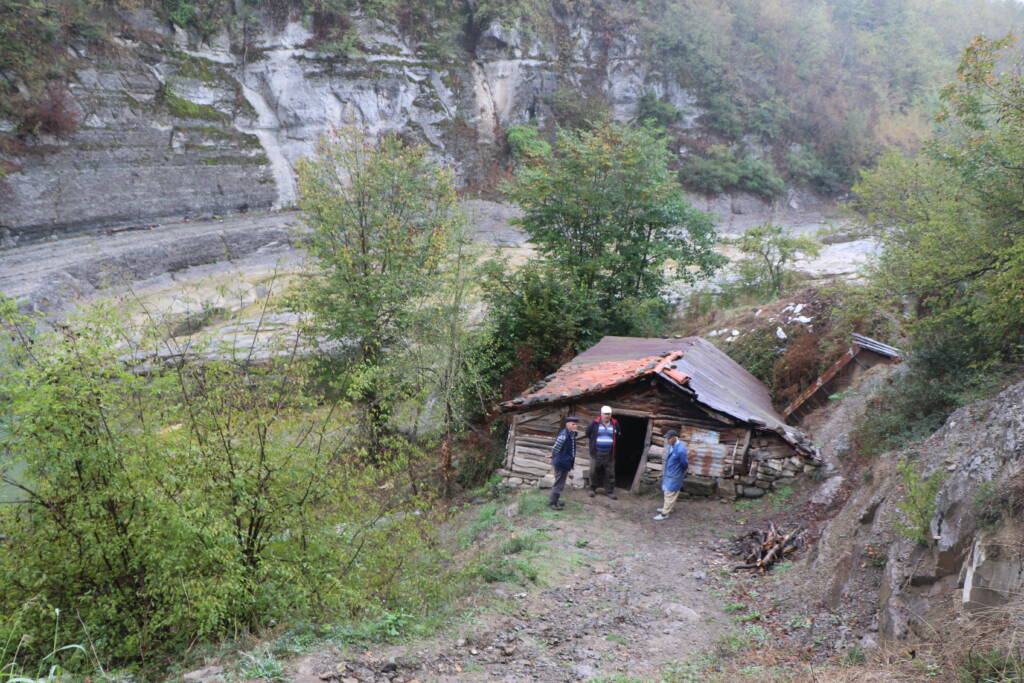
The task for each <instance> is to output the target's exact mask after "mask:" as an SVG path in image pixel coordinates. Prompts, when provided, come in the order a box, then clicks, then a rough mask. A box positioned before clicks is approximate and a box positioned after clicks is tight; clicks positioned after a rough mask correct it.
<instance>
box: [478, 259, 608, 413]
mask: <svg viewBox="0 0 1024 683" xmlns="http://www.w3.org/2000/svg"><path fill="white" fill-rule="evenodd" d="M483 288H484V300H485V301H486V303H487V318H486V320H485V329H484V334H483V335H482V336H481V337H480V339H479V341H478V348H477V351H476V354H477V356H478V357H479V358H481V359H482V363H483V373H484V377H485V378H486V381H487V384H488V385H489V386H491V387H492V388H495V389H496V390H497V391H498V393H499V394H500V397H501V398H502V399H508V398H511V397H512V396H514V395H515V394H517V393H519V392H520V391H522V390H523V389H525V388H526V386H527V385H529V384H530V383H531V382H533V381H534V380H535V379H536V378H537V377H538V376H541V375H545V374H547V373H549V372H551V371H552V370H553V369H555V368H557V367H558V366H559V365H560V364H561V363H563V362H565V361H566V360H568V358H570V357H571V356H572V355H573V353H574V352H575V351H576V350H577V349H578V348H580V347H581V346H585V345H586V344H588V343H592V342H594V341H597V339H598V338H600V336H601V330H602V327H603V325H602V321H601V311H600V310H599V307H598V306H597V305H596V302H595V300H594V298H593V297H592V296H588V295H587V294H586V293H584V292H581V291H579V290H578V289H576V288H575V287H574V285H573V283H572V282H571V281H570V282H567V281H566V280H565V278H564V277H562V274H561V273H560V272H559V271H558V270H557V269H555V268H551V267H549V266H547V265H546V264H545V263H529V264H526V265H524V266H522V267H521V268H518V269H510V268H509V267H508V264H506V263H503V262H499V261H493V262H490V263H489V264H487V267H486V270H485V276H484V280H483Z"/></svg>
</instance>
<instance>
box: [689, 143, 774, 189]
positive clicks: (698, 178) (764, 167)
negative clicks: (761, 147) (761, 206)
mask: <svg viewBox="0 0 1024 683" xmlns="http://www.w3.org/2000/svg"><path fill="white" fill-rule="evenodd" d="M679 178H680V180H681V181H682V182H683V184H684V185H686V186H687V187H690V188H692V189H694V190H697V191H698V192H704V193H707V194H719V193H721V192H726V191H729V190H744V191H746V192H751V193H753V194H756V195H758V196H761V197H764V198H765V199H772V198H773V197H777V196H778V195H780V194H782V192H783V190H785V189H786V187H785V184H784V183H783V182H782V179H781V178H779V177H778V176H777V175H775V169H774V168H773V167H772V165H771V163H770V162H768V161H764V160H762V159H755V158H753V157H751V156H746V155H743V154H741V153H739V152H738V151H737V150H733V149H729V148H727V147H725V146H723V145H714V146H712V147H711V148H709V149H708V150H707V153H706V155H704V156H697V155H694V156H692V157H690V158H687V159H686V161H685V162H684V163H683V165H682V168H680V169H679Z"/></svg>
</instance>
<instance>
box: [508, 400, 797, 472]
mask: <svg viewBox="0 0 1024 683" xmlns="http://www.w3.org/2000/svg"><path fill="white" fill-rule="evenodd" d="M603 405H610V406H612V408H613V409H614V410H615V411H616V412H617V413H618V414H619V415H633V416H636V417H644V418H647V419H650V420H651V429H650V435H651V436H650V442H649V443H648V445H647V449H646V452H645V453H644V454H643V456H642V457H641V462H640V467H639V474H640V476H639V478H638V479H637V480H636V482H635V483H636V486H635V487H634V490H638V489H640V488H642V487H644V486H655V485H657V484H658V483H659V481H660V479H661V473H662V470H663V468H664V448H665V437H664V435H665V432H667V431H669V430H670V429H674V430H676V431H678V432H679V433H680V438H681V439H682V440H683V442H684V443H685V444H686V447H687V451H688V452H689V454H690V455H689V460H690V469H689V471H688V472H689V475H690V476H698V477H707V478H711V479H714V480H720V479H729V478H732V477H734V476H740V475H745V474H747V469H748V467H747V463H748V461H749V458H746V457H745V455H746V452H747V445H748V443H750V442H751V437H750V430H749V429H748V428H747V427H746V426H745V425H744V424H735V423H725V422H723V421H722V420H719V419H715V418H714V417H711V416H709V415H708V414H707V413H706V412H704V411H703V410H701V409H700V408H699V407H698V406H696V405H694V404H692V403H688V399H686V397H684V396H682V395H680V394H679V393H678V392H676V391H674V390H671V389H669V388H667V387H665V386H664V385H663V384H662V383H661V382H659V381H656V380H655V381H649V382H644V383H642V384H639V385H637V384H634V385H629V386H626V387H621V388H619V389H618V390H616V391H613V392H609V393H607V394H602V395H600V396H598V397H591V398H589V399H588V400H586V401H583V402H580V403H568V404H562V405H548V406H544V407H542V408H538V409H536V410H532V411H526V412H522V413H518V414H516V415H515V416H514V418H513V421H512V431H511V433H510V435H509V447H508V452H507V454H506V460H505V472H504V474H505V480H506V482H507V483H509V484H511V485H517V486H522V485H532V484H535V483H536V482H537V480H539V479H541V478H542V477H544V476H545V475H546V474H549V473H550V472H551V464H550V461H549V460H548V455H549V454H550V453H551V447H552V446H553V445H554V441H555V438H556V437H557V435H558V431H559V430H560V429H561V425H562V419H563V418H564V417H565V416H567V415H569V414H573V415H576V416H578V417H579V418H580V419H581V425H582V426H583V429H581V430H580V432H581V433H580V435H579V436H578V439H577V445H576V467H575V468H574V469H573V471H572V472H571V473H570V477H569V484H570V485H571V486H574V487H577V488H579V487H582V486H584V485H585V484H586V483H587V481H588V479H589V475H590V458H589V455H588V453H587V440H586V438H585V436H584V435H583V433H582V432H583V431H584V430H585V426H586V425H587V424H589V423H590V422H591V421H593V420H594V419H596V418H597V417H598V416H599V415H600V410H601V406H603ZM773 436H775V435H774V434H773ZM776 438H777V439H778V437H777V436H776ZM778 441H779V442H781V443H782V444H783V446H784V447H785V449H786V451H788V453H789V454H791V453H792V449H791V448H790V447H789V446H788V444H785V442H783V441H782V440H781V439H778ZM775 446H777V444H772V446H771V447H769V446H768V445H767V444H766V446H765V447H764V448H763V450H765V451H769V450H771V448H774V447H775ZM631 483H633V482H620V484H621V485H622V486H625V487H629V486H630V484H631Z"/></svg>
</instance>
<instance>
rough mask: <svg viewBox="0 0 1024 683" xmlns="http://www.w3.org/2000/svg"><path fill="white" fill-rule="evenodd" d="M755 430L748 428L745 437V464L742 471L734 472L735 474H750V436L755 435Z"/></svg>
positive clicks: (743, 452)
mask: <svg viewBox="0 0 1024 683" xmlns="http://www.w3.org/2000/svg"><path fill="white" fill-rule="evenodd" d="M753 433H754V430H753V429H748V430H747V435H746V436H745V437H743V451H742V455H743V466H742V467H741V468H740V469H741V470H742V471H741V472H734V474H740V475H743V476H746V475H748V474H750V437H751V436H752V435H753Z"/></svg>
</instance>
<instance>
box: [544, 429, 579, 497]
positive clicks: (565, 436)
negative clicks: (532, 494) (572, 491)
mask: <svg viewBox="0 0 1024 683" xmlns="http://www.w3.org/2000/svg"><path fill="white" fill-rule="evenodd" d="M579 423H580V419H579V418H578V417H567V418H565V426H564V427H563V428H562V431H560V432H558V437H557V438H556V439H555V445H554V446H552V447H551V456H550V460H551V466H552V467H554V468H555V485H554V486H552V487H551V497H550V498H548V507H550V508H551V509H553V510H561V509H562V508H564V507H565V504H564V503H559V502H558V499H559V497H560V496H561V495H562V489H564V488H565V479H566V477H568V476H569V472H570V471H571V470H572V467H573V465H574V464H576V427H577V426H579Z"/></svg>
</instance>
